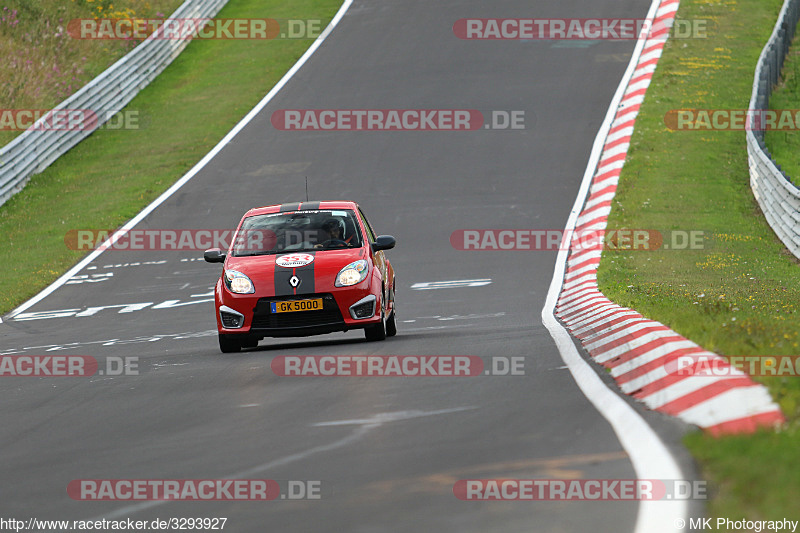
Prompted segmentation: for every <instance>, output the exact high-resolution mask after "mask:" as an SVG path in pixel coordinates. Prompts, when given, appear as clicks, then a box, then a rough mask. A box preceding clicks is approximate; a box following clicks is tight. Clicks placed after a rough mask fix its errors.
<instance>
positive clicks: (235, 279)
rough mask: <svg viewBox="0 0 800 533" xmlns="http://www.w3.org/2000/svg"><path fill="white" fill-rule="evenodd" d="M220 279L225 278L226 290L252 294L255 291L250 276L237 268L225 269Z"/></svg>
mask: <svg viewBox="0 0 800 533" xmlns="http://www.w3.org/2000/svg"><path fill="white" fill-rule="evenodd" d="M222 279H224V280H225V286H226V287H228V290H229V291H231V292H235V293H236V294H252V293H254V292H256V288H255V287H254V286H253V282H252V281H250V278H248V277H247V276H245V275H244V274H242V273H241V272H239V271H238V270H226V271H225V274H223V276H222Z"/></svg>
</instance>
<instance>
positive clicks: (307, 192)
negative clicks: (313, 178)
mask: <svg viewBox="0 0 800 533" xmlns="http://www.w3.org/2000/svg"><path fill="white" fill-rule="evenodd" d="M307 201H308V176H306V202H307Z"/></svg>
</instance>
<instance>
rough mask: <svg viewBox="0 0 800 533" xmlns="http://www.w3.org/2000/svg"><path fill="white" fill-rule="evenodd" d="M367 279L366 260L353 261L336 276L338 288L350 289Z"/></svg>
mask: <svg viewBox="0 0 800 533" xmlns="http://www.w3.org/2000/svg"><path fill="white" fill-rule="evenodd" d="M366 277H367V262H366V261H365V260H364V259H359V260H358V261H353V262H352V263H350V264H349V265H347V266H346V267H344V268H343V269H341V270H340V271H339V273H338V274H337V275H336V283H334V285H336V286H337V287H349V286H350V285H355V284H356V283H361V282H362V281H364V278H366Z"/></svg>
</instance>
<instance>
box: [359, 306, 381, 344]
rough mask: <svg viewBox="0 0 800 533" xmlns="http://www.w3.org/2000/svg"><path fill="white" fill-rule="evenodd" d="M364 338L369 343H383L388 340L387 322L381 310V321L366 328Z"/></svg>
mask: <svg viewBox="0 0 800 533" xmlns="http://www.w3.org/2000/svg"><path fill="white" fill-rule="evenodd" d="M364 336H365V337H366V338H367V340H368V341H382V340H384V339H385V338H386V320H385V319H384V316H383V310H381V321H380V322H378V323H377V324H375V325H374V326H368V327H366V328H364Z"/></svg>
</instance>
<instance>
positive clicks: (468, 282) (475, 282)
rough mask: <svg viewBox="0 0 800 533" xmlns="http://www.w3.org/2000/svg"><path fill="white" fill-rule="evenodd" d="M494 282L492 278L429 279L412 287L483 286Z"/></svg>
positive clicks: (417, 288)
mask: <svg viewBox="0 0 800 533" xmlns="http://www.w3.org/2000/svg"><path fill="white" fill-rule="evenodd" d="M491 282H492V280H491V279H490V278H484V279H459V280H453V281H427V282H420V283H414V284H413V285H412V286H411V288H412V289H413V290H415V291H426V290H432V289H457V288H462V287H483V286H484V285H489V284H490V283H491Z"/></svg>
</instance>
